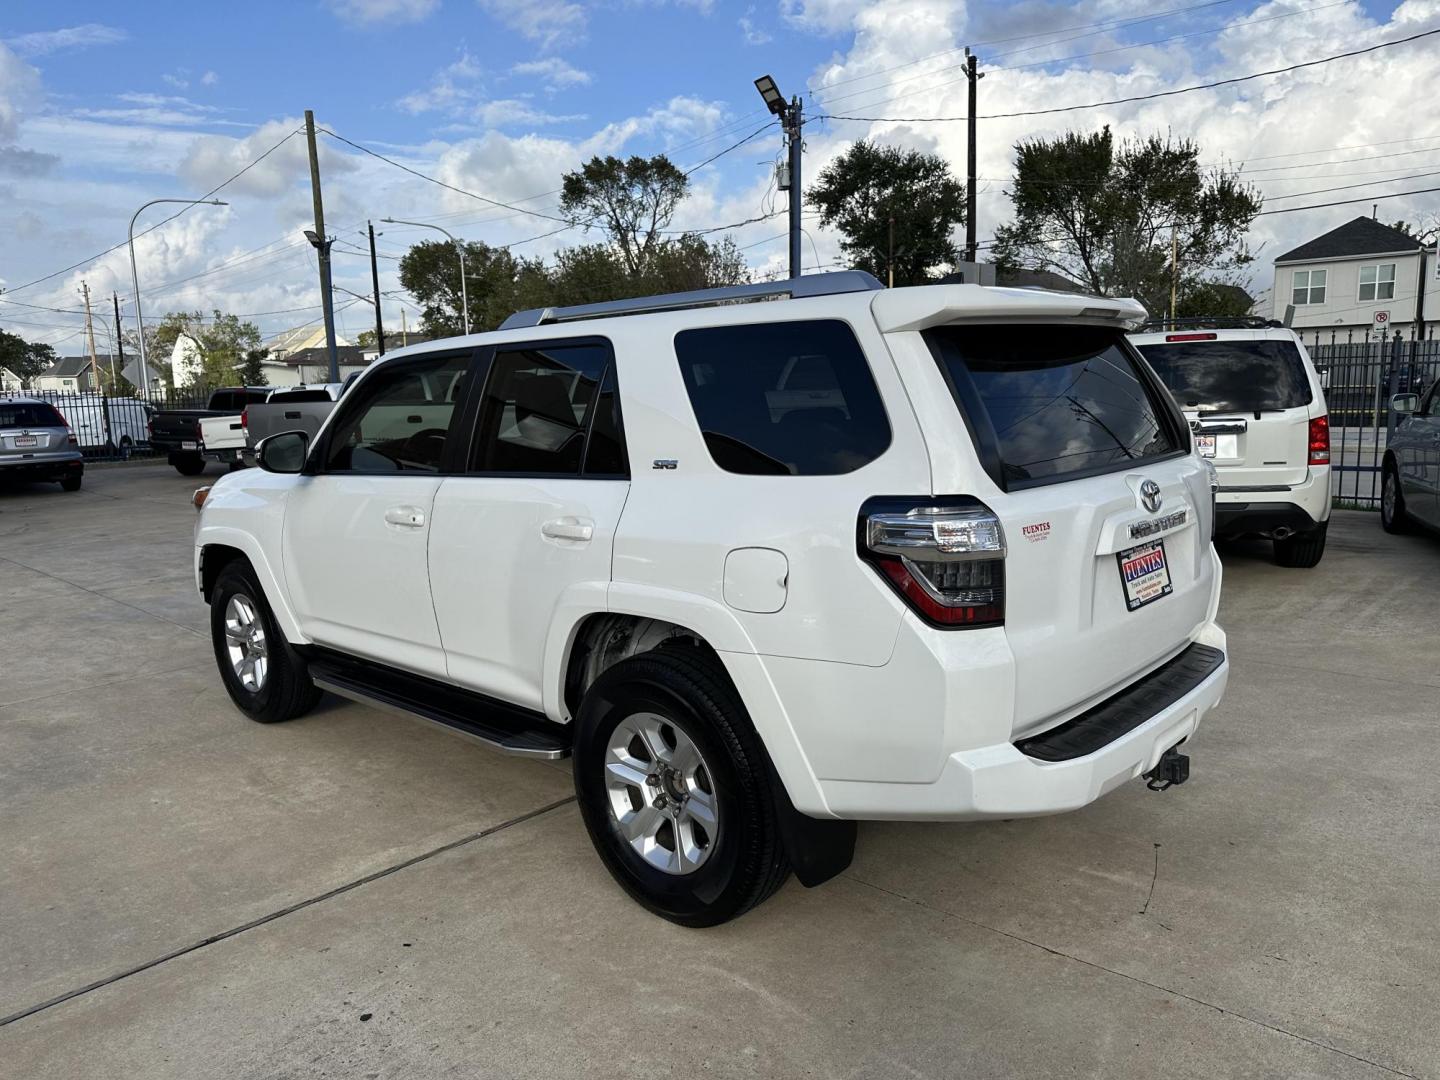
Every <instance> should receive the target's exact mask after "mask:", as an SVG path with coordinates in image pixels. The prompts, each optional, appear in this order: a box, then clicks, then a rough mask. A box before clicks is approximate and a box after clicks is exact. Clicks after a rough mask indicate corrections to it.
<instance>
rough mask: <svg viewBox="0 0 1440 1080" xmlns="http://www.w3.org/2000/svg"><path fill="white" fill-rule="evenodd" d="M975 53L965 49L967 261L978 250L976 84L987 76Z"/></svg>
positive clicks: (969, 261)
mask: <svg viewBox="0 0 1440 1080" xmlns="http://www.w3.org/2000/svg"><path fill="white" fill-rule="evenodd" d="M976 63H977V60H976V57H975V54H974V53H972V52H971V51H970V50H969V49H968V48H967V49H966V50H965V79H966V81H967V82H969V84H970V107H969V110H968V113H969V115H968V116H967V117H966V120H965V126H966V128H967V133H968V135H969V147H968V149H967V150H966V154H965V163H966V169H965V261H966V262H968V263H973V262H974V261H975V255H976V252H977V250H978V248H977V246H976V243H975V173H976V165H975V159H976V151H975V84H976V83H978V82H979V81H980V80H981V79H983V78H984V77H985V76H984V75H981V74H980V73H979V72H978V71H976V70H975V65H976Z"/></svg>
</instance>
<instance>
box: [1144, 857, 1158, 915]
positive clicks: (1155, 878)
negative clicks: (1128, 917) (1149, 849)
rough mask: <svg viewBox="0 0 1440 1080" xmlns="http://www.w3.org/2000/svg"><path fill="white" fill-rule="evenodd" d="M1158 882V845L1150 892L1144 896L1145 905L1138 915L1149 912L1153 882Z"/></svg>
mask: <svg viewBox="0 0 1440 1080" xmlns="http://www.w3.org/2000/svg"><path fill="white" fill-rule="evenodd" d="M1159 880H1160V845H1159V844H1156V845H1155V873H1154V874H1153V875H1151V877H1150V891H1149V892H1148V893H1146V894H1145V903H1144V905H1143V906H1142V907H1141V908H1140V914H1141V915H1144V914H1145V913H1146V912H1147V911H1149V910H1150V901H1151V900H1153V899H1155V882H1157V881H1159Z"/></svg>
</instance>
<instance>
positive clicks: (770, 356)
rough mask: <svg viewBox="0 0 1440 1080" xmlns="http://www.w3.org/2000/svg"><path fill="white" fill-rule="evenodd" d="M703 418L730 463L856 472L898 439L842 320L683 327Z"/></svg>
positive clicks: (775, 470)
mask: <svg viewBox="0 0 1440 1080" xmlns="http://www.w3.org/2000/svg"><path fill="white" fill-rule="evenodd" d="M675 355H676V357H677V358H678V360H679V362H680V374H681V376H682V377H683V378H684V380H685V389H686V390H687V391H688V392H689V394H690V404H691V406H692V407H693V408H694V410H695V419H696V420H697V421H698V422H699V424H700V431H701V434H702V435H703V436H704V438H705V445H706V447H707V448H708V449H709V451H710V456H711V458H712V459H714V461H715V464H717V465H719V466H720V467H721V468H722V469H724V470H725V471H726V472H733V473H748V474H757V475H775V476H828V475H835V474H837V473H848V472H853V471H854V470H855V469H858V468H860V467H861V466H862V465H867V464H869V463H870V462H872V461H874V460H875V459H876V458H877V457H879V456H880V455H881V454H882V453H884V452H885V449H886V448H887V447H888V446H889V445H890V422H889V420H888V419H886V416H885V409H884V406H883V405H882V404H881V401H880V391H879V389H878V388H877V387H876V386H875V380H874V378H873V377H872V375H871V374H870V365H869V363H868V362H867V361H866V359H865V353H864V352H863V351H862V350H861V348H860V343H859V342H858V341H856V340H855V334H854V332H853V331H852V330H851V329H850V327H849V326H847V325H846V324H845V323H843V322H840V321H838V320H812V321H808V322H781V323H761V324H757V325H753V326H713V327H706V328H704V329H697V330H682V331H681V332H680V333H679V334H676V335H675Z"/></svg>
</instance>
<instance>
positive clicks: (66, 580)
mask: <svg viewBox="0 0 1440 1080" xmlns="http://www.w3.org/2000/svg"><path fill="white" fill-rule="evenodd" d="M0 559H3V560H4V561H5V562H8V563H10V564H11V565H13V566H18V567H20V568H21V569H22V570H29V571H30V572H31V573H35V574H39V575H41V576H42V577H48V578H49V579H50V580H51V581H58V582H60V584H62V585H69V586H70V587H71V588H72V589H79V590H80V591H81V592H85V593H89V594H90V595H91V596H94V597H98V598H99V599H101V600H108V601H109V602H110V603H112V604H119V605H120V606H121V607H127V608H129V609H130V610H131V611H138V612H139V613H140V614H141V615H144V616H145V617H146V618H149V619H154V620H155V621H156V622H162V623H166V624H167V625H169V626H174V627H177V628H178V629H180V630H184V631H185V632H186V633H187V634H194V635H195V636H196V637H201V638H203V637H209V636H210V635H209V634H206V633H203V632H201V631H199V630H196V629H195V628H194V627H193V626H186V625H185V624H184V623H178V622H176V621H175V620H174V619H167V618H165V616H163V615H156V614H155V613H154V612H153V611H146V610H145V609H144V608H142V607H136V606H135V605H134V604H127V603H126V602H125V601H124V600H117V599H116V598H115V597H113V596H106V595H105V594H104V593H102V592H97V591H96V590H94V589H87V588H86V587H85V586H84V585H78V584H76V583H75V582H73V581H71V580H70V579H69V578H63V577H61V576H60V575H59V574H52V573H50V572H49V571H48V570H41V569H40V568H39V567H38V566H30V565H29V564H27V563H22V562H21V561H20V560H19V559H12V558H10V556H8V555H0Z"/></svg>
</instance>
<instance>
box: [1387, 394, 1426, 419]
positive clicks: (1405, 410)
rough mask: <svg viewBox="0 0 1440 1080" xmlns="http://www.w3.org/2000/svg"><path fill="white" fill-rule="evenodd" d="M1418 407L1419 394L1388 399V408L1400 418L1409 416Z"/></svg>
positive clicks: (1398, 395) (1401, 395) (1400, 395)
mask: <svg viewBox="0 0 1440 1080" xmlns="http://www.w3.org/2000/svg"><path fill="white" fill-rule="evenodd" d="M1419 407H1420V395H1419V394H1396V395H1395V396H1394V397H1392V398H1391V399H1390V408H1391V409H1393V410H1394V411H1395V412H1396V413H1397V414H1398V415H1400V416H1409V415H1411V414H1412V413H1413V412H1414V411H1415V410H1416V409H1418V408H1419Z"/></svg>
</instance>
